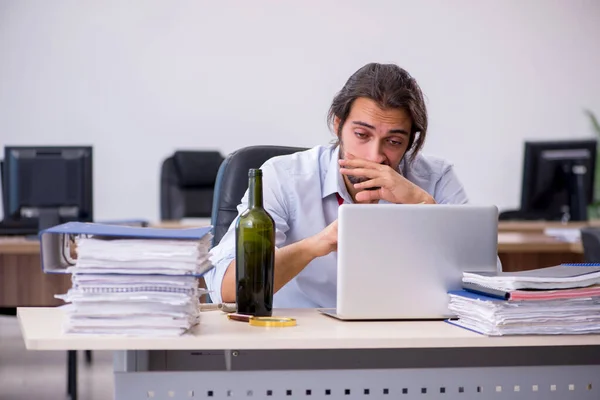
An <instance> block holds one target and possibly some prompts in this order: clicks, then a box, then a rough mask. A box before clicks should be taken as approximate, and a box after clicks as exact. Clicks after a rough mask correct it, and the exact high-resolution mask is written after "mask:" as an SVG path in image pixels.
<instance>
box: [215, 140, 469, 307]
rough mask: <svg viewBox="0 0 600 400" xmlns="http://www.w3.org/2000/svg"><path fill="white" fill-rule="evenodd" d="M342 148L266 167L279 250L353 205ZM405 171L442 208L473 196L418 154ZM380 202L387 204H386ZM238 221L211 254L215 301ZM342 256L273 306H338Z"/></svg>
mask: <svg viewBox="0 0 600 400" xmlns="http://www.w3.org/2000/svg"><path fill="white" fill-rule="evenodd" d="M338 156H339V146H334V145H329V146H316V147H314V148H312V149H309V150H306V151H302V152H298V153H295V154H291V155H285V156H278V157H274V158H272V159H270V160H268V161H267V162H265V163H264V164H263V165H262V166H261V169H262V171H263V202H264V207H265V209H266V210H267V212H268V213H269V214H270V215H271V216H272V217H273V220H274V221H275V227H276V234H275V239H276V244H275V245H276V246H277V247H284V246H287V245H289V244H292V243H295V242H297V241H299V240H302V239H304V238H307V237H309V236H312V235H315V234H317V233H319V232H320V231H322V230H323V229H324V228H325V227H326V226H327V225H329V224H330V223H332V222H333V221H335V220H336V219H337V214H338V208H339V203H338V199H337V197H336V193H337V194H339V195H340V196H341V197H342V199H343V200H344V202H349V203H351V202H352V199H351V197H350V195H349V194H348V191H347V190H346V186H345V185H344V181H343V178H342V175H341V174H340V171H339V165H338ZM398 169H399V172H400V173H401V174H402V175H403V176H404V177H405V178H407V179H408V180H409V181H411V182H413V183H414V184H416V185H417V186H419V187H421V188H422V189H423V190H425V191H426V192H427V193H429V194H430V195H431V196H433V198H434V199H435V201H436V202H437V203H439V204H465V203H467V201H468V200H467V195H466V194H465V191H464V189H463V186H462V184H461V183H460V182H459V180H458V178H457V177H456V174H455V173H454V169H453V167H452V165H451V164H449V163H447V162H446V161H444V160H442V159H439V158H435V157H431V156H426V155H422V154H418V155H417V156H416V157H415V159H414V161H412V162H411V163H409V162H408V161H406V157H405V160H403V161H402V162H401V163H400V165H399V167H398ZM380 202H382V203H385V201H383V200H381V201H380ZM247 207H248V191H246V193H245V194H244V197H243V198H242V201H241V204H240V205H239V206H238V207H237V209H238V215H239V213H241V212H243V211H244V210H245V209H246V208H247ZM235 223H236V220H234V221H233V222H232V224H231V226H230V227H229V230H228V231H227V233H226V234H225V235H224V236H223V238H222V239H221V242H220V243H219V244H218V245H217V246H215V247H214V248H213V249H212V250H211V262H212V263H213V265H214V266H215V268H213V269H212V270H211V271H209V272H208V273H207V274H206V275H205V281H206V284H207V287H208V289H209V290H211V293H210V297H211V299H212V301H213V302H214V303H220V302H222V299H221V282H222V281H223V276H224V274H225V271H226V269H227V266H228V265H229V264H230V263H231V261H232V260H234V259H235ZM336 283H337V252H333V253H330V254H328V255H327V256H324V257H319V258H317V259H315V260H313V261H312V262H311V263H310V264H308V265H307V266H306V268H304V269H303V270H302V271H301V272H300V273H299V274H298V275H297V276H296V277H295V278H294V279H292V280H291V281H289V282H288V283H287V284H286V285H285V286H283V287H282V288H281V289H280V290H279V291H278V292H277V293H275V295H274V297H273V307H275V308H282V307H291V308H301V307H312V308H314V307H326V308H334V307H335V306H336Z"/></svg>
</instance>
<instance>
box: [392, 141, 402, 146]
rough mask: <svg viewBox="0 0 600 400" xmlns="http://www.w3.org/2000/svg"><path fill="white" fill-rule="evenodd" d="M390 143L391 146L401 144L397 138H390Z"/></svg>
mask: <svg viewBox="0 0 600 400" xmlns="http://www.w3.org/2000/svg"><path fill="white" fill-rule="evenodd" d="M390 144H391V145H392V146H402V142H399V141H397V140H390Z"/></svg>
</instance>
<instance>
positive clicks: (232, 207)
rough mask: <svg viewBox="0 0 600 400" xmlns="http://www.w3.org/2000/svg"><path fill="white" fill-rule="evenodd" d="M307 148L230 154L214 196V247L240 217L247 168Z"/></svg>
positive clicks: (265, 148) (266, 148) (252, 149)
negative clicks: (238, 208) (239, 207)
mask: <svg viewBox="0 0 600 400" xmlns="http://www.w3.org/2000/svg"><path fill="white" fill-rule="evenodd" d="M303 150H306V149H305V148H300V147H285V146H251V147H245V148H242V149H240V150H237V151H235V152H234V153H231V154H230V155H229V156H228V157H227V158H226V159H225V161H223V163H222V164H221V167H220V168H219V173H218V174H217V182H216V184H215V195H214V199H213V210H212V225H213V227H214V229H213V235H214V238H213V246H215V245H217V244H218V243H219V242H220V241H221V238H222V237H223V235H225V233H226V232H227V229H229V226H230V225H231V223H232V222H233V221H234V220H235V218H236V217H237V214H238V211H237V206H238V205H239V204H240V202H241V200H242V197H243V196H244V193H245V192H246V190H247V189H248V170H249V169H250V168H260V166H261V165H262V164H263V163H264V162H265V161H267V160H268V159H270V158H272V157H275V156H281V155H287V154H292V153H296V152H298V151H303Z"/></svg>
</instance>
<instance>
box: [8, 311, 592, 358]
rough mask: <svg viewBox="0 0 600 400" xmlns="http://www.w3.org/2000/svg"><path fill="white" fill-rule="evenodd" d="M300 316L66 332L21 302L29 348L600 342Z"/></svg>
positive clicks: (57, 320)
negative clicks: (171, 329) (124, 333)
mask: <svg viewBox="0 0 600 400" xmlns="http://www.w3.org/2000/svg"><path fill="white" fill-rule="evenodd" d="M275 314H276V315H280V316H284V315H285V316H289V317H295V318H296V319H297V323H298V325H297V326H295V327H287V328H264V327H253V326H250V325H249V324H248V323H245V322H238V321H230V320H228V319H227V317H226V315H225V314H224V313H222V312H220V311H209V312H203V313H202V314H201V322H200V324H199V326H197V329H196V330H195V332H194V334H193V335H185V336H181V337H176V338H173V337H165V338H145V337H115V336H112V337H110V336H81V335H66V334H64V333H63V332H62V326H61V325H62V323H63V321H64V318H65V315H64V311H63V310H62V309H61V308H19V309H18V314H17V315H18V318H19V324H20V327H21V332H22V334H23V337H24V339H25V345H26V347H27V349H29V350H240V349H241V350H250V349H253V350H268V349H350V348H352V349H357V348H450V347H454V348H458V347H512V346H580V345H595V346H598V345H600V335H565V336H560V335H559V336H520V337H519V336H511V337H508V336H507V337H486V336H483V335H479V334H477V333H473V332H471V331H468V330H465V329H462V328H459V327H456V326H453V325H450V324H447V323H445V322H442V321H437V322H431V321H428V322H400V321H389V322H343V321H338V320H336V319H333V318H331V317H327V316H325V315H322V314H320V313H319V312H318V311H317V310H314V309H288V310H277V312H276V313H275Z"/></svg>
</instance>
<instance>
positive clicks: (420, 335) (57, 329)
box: [18, 308, 600, 400]
mask: <svg viewBox="0 0 600 400" xmlns="http://www.w3.org/2000/svg"><path fill="white" fill-rule="evenodd" d="M276 314H278V315H285V316H292V317H295V318H297V320H298V326H296V327H289V328H261V327H252V326H250V325H248V324H246V323H243V322H237V321H229V320H228V319H227V318H226V316H225V315H224V314H222V313H221V312H219V311H212V312H205V313H203V314H202V321H201V324H200V325H199V326H198V327H197V329H196V331H195V333H194V334H193V335H189V336H183V337H178V338H121V337H94V336H89V337H86V336H72V335H71V336H69V335H64V334H63V333H62V330H61V324H62V321H63V318H64V316H63V312H62V310H60V309H57V308H20V309H18V318H19V322H20V326H21V330H22V332H23V336H24V339H25V344H26V347H27V348H28V349H31V350H76V349H89V350H115V391H116V399H118V400H120V399H128V400H136V399H149V398H156V399H197V398H201V399H213V398H215V399H216V398H244V399H249V398H250V397H252V398H253V399H254V398H259V399H262V398H264V399H275V398H285V399H291V398H294V399H296V398H303V399H309V400H312V399H313V398H323V399H328V400H329V399H334V398H338V399H342V398H343V399H350V398H361V399H363V400H365V399H367V398H369V399H370V398H385V399H392V398H393V399H413V398H416V399H433V398H440V399H500V398H502V399H515V398H527V399H545V400H546V399H561V400H564V399H578V400H581V399H598V398H600V335H585V336H554V337H553V336H543V337H542V336H535V337H533V336H527V337H516V336H513V337H501V338H489V337H485V336H482V335H479V334H476V333H473V332H470V331H467V330H464V329H461V328H458V327H455V326H452V325H449V324H447V323H444V322H341V321H337V320H335V319H332V318H329V317H326V316H323V315H320V314H318V313H317V311H315V310H278V312H277V313H276Z"/></svg>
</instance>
